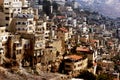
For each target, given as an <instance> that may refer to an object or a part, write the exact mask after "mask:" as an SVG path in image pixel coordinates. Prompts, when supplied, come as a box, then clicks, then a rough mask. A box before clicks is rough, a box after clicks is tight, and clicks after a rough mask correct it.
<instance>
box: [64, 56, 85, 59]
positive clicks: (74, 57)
mask: <svg viewBox="0 0 120 80" xmlns="http://www.w3.org/2000/svg"><path fill="white" fill-rule="evenodd" d="M82 58H83V56H81V55H68V56H66V59H72V60H79V59H82Z"/></svg>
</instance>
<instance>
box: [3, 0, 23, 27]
mask: <svg viewBox="0 0 120 80" xmlns="http://www.w3.org/2000/svg"><path fill="white" fill-rule="evenodd" d="M3 6H4V13H5V25H6V27H9V25H10V24H11V21H12V19H13V18H14V17H15V16H16V15H17V14H18V13H21V10H22V2H21V1H19V0H4V3H3Z"/></svg>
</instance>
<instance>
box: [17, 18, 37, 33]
mask: <svg viewBox="0 0 120 80" xmlns="http://www.w3.org/2000/svg"><path fill="white" fill-rule="evenodd" d="M34 31H35V27H34V22H33V18H30V19H25V18H23V19H20V18H17V25H16V32H17V33H25V34H27V33H28V34H32V33H34Z"/></svg>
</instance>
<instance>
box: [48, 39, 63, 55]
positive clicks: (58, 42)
mask: <svg viewBox="0 0 120 80" xmlns="http://www.w3.org/2000/svg"><path fill="white" fill-rule="evenodd" d="M50 46H53V47H55V48H56V50H57V51H58V52H60V53H62V49H63V46H62V40H56V41H54V42H53V43H52V44H50Z"/></svg>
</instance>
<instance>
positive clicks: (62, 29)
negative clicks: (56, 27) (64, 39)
mask: <svg viewBox="0 0 120 80" xmlns="http://www.w3.org/2000/svg"><path fill="white" fill-rule="evenodd" d="M60 30H61V31H63V32H68V30H67V29H66V28H65V27H61V28H60Z"/></svg>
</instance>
